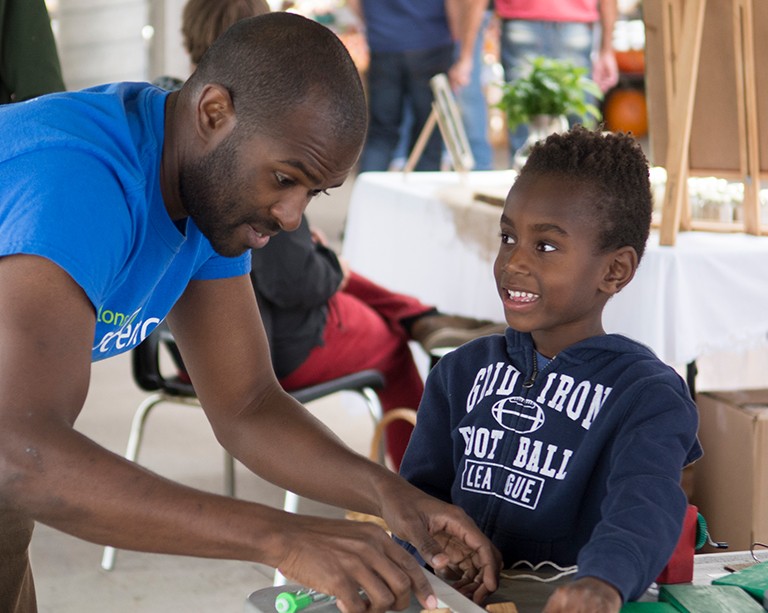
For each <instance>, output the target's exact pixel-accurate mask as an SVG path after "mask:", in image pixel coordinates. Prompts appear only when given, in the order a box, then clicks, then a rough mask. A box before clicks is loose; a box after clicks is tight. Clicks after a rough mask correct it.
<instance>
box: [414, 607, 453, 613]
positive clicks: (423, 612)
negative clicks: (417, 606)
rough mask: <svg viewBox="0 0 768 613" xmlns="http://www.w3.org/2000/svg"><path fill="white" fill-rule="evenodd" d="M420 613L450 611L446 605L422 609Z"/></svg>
mask: <svg viewBox="0 0 768 613" xmlns="http://www.w3.org/2000/svg"><path fill="white" fill-rule="evenodd" d="M421 613H452V612H451V610H450V609H449V608H448V607H445V608H441V609H422V610H421Z"/></svg>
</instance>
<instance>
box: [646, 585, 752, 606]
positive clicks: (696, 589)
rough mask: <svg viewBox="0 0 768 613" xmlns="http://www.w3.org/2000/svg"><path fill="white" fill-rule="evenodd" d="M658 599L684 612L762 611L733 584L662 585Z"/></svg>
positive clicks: (747, 595) (748, 596)
mask: <svg viewBox="0 0 768 613" xmlns="http://www.w3.org/2000/svg"><path fill="white" fill-rule="evenodd" d="M659 600H660V601H662V602H668V603H670V604H672V605H673V606H674V607H675V608H676V609H677V610H678V611H683V612H685V613H764V609H763V607H762V606H761V605H759V604H757V602H756V601H755V600H754V599H753V598H752V597H751V596H750V595H749V594H747V593H746V592H745V591H744V590H742V589H741V588H740V587H736V586H733V585H691V584H688V583H681V584H677V585H662V586H661V589H660V590H659Z"/></svg>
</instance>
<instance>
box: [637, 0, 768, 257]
mask: <svg viewBox="0 0 768 613" xmlns="http://www.w3.org/2000/svg"><path fill="white" fill-rule="evenodd" d="M760 2H761V0H727V1H726V0H713V1H711V2H709V3H708V2H707V0H646V1H645V2H644V12H645V15H646V55H647V66H648V69H647V71H646V92H647V95H648V100H649V107H650V109H651V115H650V123H651V139H654V134H656V135H657V136H658V135H659V134H661V135H662V138H661V139H659V141H663V140H664V138H666V142H657V143H655V145H656V147H655V149H654V153H655V154H657V157H661V158H662V159H661V160H660V161H658V162H657V163H658V165H661V166H665V167H666V170H667V185H666V191H665V197H664V203H663V207H662V219H661V227H660V230H659V240H660V244H662V245H674V244H675V240H676V238H677V233H678V231H679V230H697V229H699V230H714V231H730V232H733V231H739V230H741V231H744V232H747V233H749V234H760V233H761V224H760V200H759V193H760V181H761V178H762V175H764V174H765V173H766V171H765V169H764V168H763V167H762V166H761V163H760V160H761V157H762V158H763V159H765V160H766V161H768V155H765V153H764V152H761V145H760V135H759V133H758V132H759V122H758V114H759V110H760V109H759V107H758V89H759V84H758V76H757V72H756V70H757V64H758V62H756V61H755V58H756V54H757V53H758V52H757V51H756V47H755V36H754V32H755V29H756V28H757V27H758V25H757V24H758V22H759V23H761V24H763V25H768V10H766V9H765V8H764V7H763V6H762V5H760V4H759V3H760ZM726 39H730V42H728V41H727V40H726ZM659 50H661V54H662V55H661V57H660V58H659V56H658V54H659ZM766 51H768V47H765V46H763V47H761V49H760V50H759V53H760V56H761V57H764V56H766V55H768V54H767V53H766ZM654 54H656V58H655V59H654ZM731 54H732V55H731ZM704 55H706V57H705V59H704V60H702V58H703V57H704ZM765 59H768V58H765ZM660 73H661V74H663V79H659V74H660ZM700 75H704V76H703V78H702V79H699V76H700ZM662 90H663V91H662ZM763 94H765V92H763ZM654 107H658V108H654ZM662 109H663V110H662ZM764 118H765V120H766V121H768V113H765V114H764ZM729 122H735V124H733V125H731V124H730V123H729ZM716 127H719V128H722V129H720V130H717V129H712V128H716ZM708 130H709V132H708ZM763 131H764V132H766V126H763ZM732 144H735V147H732V148H731V145H732ZM720 149H721V150H720ZM761 154H762V155H761ZM695 174H699V175H702V174H703V175H712V176H719V177H724V178H729V179H732V180H739V181H742V182H743V184H744V202H743V222H744V223H743V227H739V226H737V225H735V224H717V223H711V222H703V221H697V220H692V219H691V210H690V204H689V199H688V190H687V184H688V177H689V176H691V175H695Z"/></svg>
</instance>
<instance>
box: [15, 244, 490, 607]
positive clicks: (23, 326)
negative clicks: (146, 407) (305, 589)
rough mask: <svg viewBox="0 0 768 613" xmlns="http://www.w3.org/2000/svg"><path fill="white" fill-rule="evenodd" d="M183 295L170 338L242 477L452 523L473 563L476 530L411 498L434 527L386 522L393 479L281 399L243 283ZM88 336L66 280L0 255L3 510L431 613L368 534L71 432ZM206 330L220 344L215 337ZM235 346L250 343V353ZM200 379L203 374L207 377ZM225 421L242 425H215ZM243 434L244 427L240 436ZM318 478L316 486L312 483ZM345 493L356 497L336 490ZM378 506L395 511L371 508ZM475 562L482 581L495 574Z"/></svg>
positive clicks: (351, 602) (417, 586) (31, 261)
mask: <svg viewBox="0 0 768 613" xmlns="http://www.w3.org/2000/svg"><path fill="white" fill-rule="evenodd" d="M187 293H188V294H189V295H185V297H184V298H182V300H181V303H180V309H179V311H180V314H179V315H175V316H174V317H173V318H172V319H173V321H174V324H176V325H175V326H174V328H175V330H176V331H177V332H178V333H179V336H180V340H181V342H180V345H181V346H182V350H183V351H185V352H186V353H187V354H188V355H189V356H190V358H191V359H190V365H191V368H190V370H191V371H192V372H193V377H195V376H196V377H197V378H198V379H200V380H201V384H200V391H201V397H202V399H203V401H204V402H205V403H206V404H209V405H212V407H213V408H212V409H211V408H209V409H208V414H209V416H211V417H212V423H213V425H214V428H215V430H216V432H217V435H218V436H219V438H220V439H222V440H223V441H224V442H225V443H227V444H229V445H231V446H232V447H233V449H234V450H235V451H236V455H238V456H239V457H242V458H244V459H245V460H246V461H247V462H248V463H249V464H250V465H253V464H254V462H257V461H258V462H260V463H261V462H263V463H264V464H265V466H266V469H265V470H262V471H261V472H262V473H263V474H267V475H269V476H270V477H275V478H276V479H279V480H281V481H282V482H283V483H285V484H286V485H288V486H295V489H296V490H297V491H299V492H302V493H312V492H316V493H320V492H324V496H323V497H324V498H325V499H332V498H333V496H332V495H331V494H330V490H332V489H334V484H336V485H337V486H338V489H339V490H340V496H339V498H338V502H339V503H340V504H346V503H347V502H349V503H352V504H351V505H350V506H352V507H358V508H360V507H363V508H364V509H367V510H371V511H373V512H376V511H379V510H381V509H382V508H383V510H384V512H385V513H386V517H392V520H393V523H394V525H398V526H400V525H402V524H403V523H404V522H408V521H409V520H410V523H411V524H414V523H417V520H418V519H421V525H422V526H423V525H424V524H428V523H431V524H432V525H433V526H434V525H435V523H436V522H446V523H447V525H448V527H447V529H444V530H443V532H441V534H442V533H444V532H446V531H448V532H450V533H452V534H456V535H457V536H458V538H459V540H462V541H463V542H465V543H467V544H468V545H469V548H473V549H475V550H476V552H477V555H478V556H480V558H481V559H482V558H483V556H484V553H485V549H484V546H485V542H483V540H482V539H481V538H477V535H476V534H475V533H474V531H473V530H472V527H471V525H470V524H468V523H466V522H462V521H461V519H460V518H459V519H458V520H456V518H455V517H454V515H455V514H452V513H451V512H446V511H445V509H443V508H442V507H430V505H429V502H430V501H424V500H416V499H414V500H413V502H414V509H413V510H412V511H410V513H411V514H418V513H425V512H426V513H427V515H428V516H429V517H428V518H423V517H418V518H416V519H414V518H409V517H406V518H405V519H403V520H401V521H399V522H398V521H396V520H395V518H394V517H393V513H392V512H391V508H392V507H393V506H397V505H398V504H400V503H401V501H403V500H405V501H406V503H407V502H409V495H408V494H409V492H408V491H407V490H406V488H405V487H404V486H403V485H400V482H399V478H397V477H396V476H395V475H391V476H390V475H389V474H387V472H386V469H384V468H383V467H376V465H374V464H372V463H370V465H368V464H365V463H366V460H364V459H363V458H361V457H359V456H355V454H353V453H352V452H351V451H348V450H346V449H344V448H343V447H342V446H341V445H339V444H338V443H337V442H336V441H335V439H334V437H333V435H332V434H331V433H330V432H328V431H327V430H325V429H324V428H322V426H321V425H319V424H318V423H317V422H315V421H314V420H313V419H312V418H311V417H310V416H309V415H308V413H306V411H304V409H303V408H302V407H301V406H300V405H298V404H297V403H295V402H294V401H293V400H292V399H291V398H290V396H288V395H287V394H284V393H283V392H282V391H281V389H280V388H279V386H278V385H277V382H276V381H275V380H274V376H273V375H271V371H270V368H269V360H268V356H267V354H266V350H265V347H266V341H265V339H264V335H263V331H262V330H261V327H260V325H259V323H258V321H259V320H258V313H257V311H256V307H255V298H254V296H253V291H252V289H251V287H250V283H249V281H248V279H247V277H240V278H238V279H229V280H223V281H215V282H214V281H207V282H197V283H193V284H192V285H191V287H190V290H189V291H188V292H187ZM52 305H55V308H52ZM197 306H201V307H202V306H207V307H208V309H209V311H208V312H201V313H200V316H199V317H194V316H192V317H191V318H190V315H193V312H190V310H189V309H192V310H194V308H195V307H197ZM210 309H213V310H210ZM214 313H215V315H214ZM246 313H247V314H248V315H249V316H251V319H250V320H241V321H240V322H236V321H234V319H233V317H232V316H233V315H240V316H243V315H245V314H246ZM196 322H199V324H200V325H199V326H197V327H196V326H195V323H196ZM94 327H95V316H94V310H93V307H92V305H91V303H90V302H89V300H88V299H87V298H86V296H85V294H84V293H83V291H82V290H81V288H80V287H79V286H78V285H77V284H76V283H75V282H74V281H73V280H72V279H71V277H69V275H67V274H66V273H65V272H64V271H63V270H62V269H61V268H59V267H58V266H56V265H55V264H53V263H51V262H50V261H48V260H46V259H44V258H40V257H36V256H24V255H17V256H7V257H4V258H0V363H2V365H3V367H2V368H0V501H2V503H3V505H5V506H8V507H10V508H13V509H15V510H16V511H18V512H21V513H22V514H24V515H26V516H28V517H31V518H34V519H36V520H38V521H41V522H43V523H46V524H48V525H51V526H53V527H55V528H58V529H60V530H63V531H65V532H68V533H70V534H73V535H75V536H78V537H80V538H83V539H86V540H90V541H92V542H95V543H99V544H110V545H114V546H116V547H119V548H125V549H135V550H142V551H151V552H163V553H170V554H183V555H194V556H202V557H213V558H228V559H240V560H249V561H258V562H262V563H266V564H269V565H271V566H275V567H280V568H281V569H282V570H284V571H285V572H284V574H286V575H287V576H289V577H290V578H291V579H293V580H296V581H300V582H302V583H306V584H307V585H309V586H311V587H314V588H316V589H320V590H325V591H328V592H329V593H332V594H335V595H337V596H338V597H339V604H340V605H341V606H342V608H343V609H345V610H346V611H362V610H364V609H365V608H366V605H365V603H364V602H363V601H362V600H361V599H360V596H359V594H358V588H359V587H361V586H362V587H363V588H364V589H365V590H366V592H367V593H368V596H369V598H370V602H371V605H370V607H369V608H370V609H371V610H373V611H383V610H385V609H389V608H403V607H405V606H406V605H407V603H408V599H409V593H410V591H411V590H413V591H414V593H415V594H416V595H417V597H418V598H419V599H420V600H421V601H422V603H423V604H425V605H429V604H434V602H433V598H431V597H430V594H431V589H430V588H429V585H428V583H427V582H426V580H425V578H424V577H423V575H421V572H420V570H419V569H418V566H417V565H416V563H415V562H414V561H413V559H412V558H411V557H410V556H409V555H407V554H406V553H405V552H404V551H402V549H401V548H399V547H398V546H397V545H395V544H394V543H393V542H392V541H391V540H390V539H389V538H388V537H387V535H386V533H385V532H384V531H382V530H381V529H379V528H377V527H375V526H373V525H370V524H369V525H365V524H363V523H357V522H351V523H350V522H341V521H337V520H325V519H320V518H307V517H303V516H300V515H291V514H288V513H284V512H283V511H281V510H277V509H273V508H270V507H265V506H263V505H258V504H255V503H251V502H246V501H242V500H237V499H234V498H227V497H224V496H217V495H214V494H208V493H204V492H200V491H197V490H194V489H192V488H189V487H186V486H182V485H179V484H176V483H173V482H171V481H169V480H167V479H164V478H161V477H159V476H157V475H155V474H154V473H152V472H150V471H148V470H146V469H144V468H141V467H139V466H138V465H136V464H134V463H131V462H128V461H127V460H125V459H124V458H122V457H120V456H118V455H117V454H114V453H111V452H109V451H107V450H105V449H104V448H102V447H100V446H99V445H97V444H96V443H94V442H93V441H91V440H89V439H88V438H86V437H84V436H83V435H81V434H79V433H78V432H76V431H75V430H74V428H73V424H74V422H75V420H76V418H77V416H78V414H79V412H80V410H81V409H82V405H83V401H84V399H85V396H86V393H87V390H88V384H89V373H90V358H91V344H92V340H93V334H94ZM215 331H218V334H219V336H220V339H212V337H211V334H212V332H215ZM214 336H215V334H214ZM198 337H199V338H200V339H202V340H198ZM190 339H191V340H190ZM238 339H243V342H240V341H239V340H238ZM245 343H252V345H251V349H250V350H249V351H245V350H244V349H245ZM217 347H223V348H225V349H226V350H225V351H222V352H221V353H220V354H218V355H216V354H209V355H213V356H215V358H211V359H205V358H202V357H200V356H199V355H197V354H196V351H200V350H205V351H209V350H211V349H213V348H217ZM243 356H246V366H247V367H255V368H256V370H255V371H254V373H252V374H250V375H248V376H245V377H244V379H245V380H246V381H247V383H245V384H242V383H240V382H239V379H238V376H239V375H240V374H241V371H239V370H238V368H237V366H236V360H237V358H239V357H243ZM248 356H250V357H248ZM185 357H187V356H186V355H185ZM201 368H211V369H212V371H213V373H212V374H208V375H203V376H202V377H201V376H200V369H201ZM230 383H231V384H230ZM217 392H220V396H219V395H218V394H217ZM237 394H245V395H244V396H239V397H238V396H237ZM256 398H258V399H259V400H258V401H257V400H256ZM265 407H266V408H265ZM281 416H282V417H281ZM227 421H231V422H233V423H235V424H236V425H235V426H234V427H233V426H229V425H225V422H227ZM239 427H242V428H243V429H244V430H245V429H246V428H250V430H248V431H244V432H238V428H239ZM282 433H285V434H286V435H285V436H282ZM307 439H308V440H307ZM315 439H318V441H320V442H317V443H315V442H314V440H315ZM297 441H298V442H299V443H306V444H307V446H308V447H309V449H310V450H315V451H316V450H318V449H320V450H323V451H328V452H330V455H331V457H330V458H328V459H324V458H315V457H313V459H312V462H310V464H317V468H314V467H313V466H311V467H307V466H306V464H305V463H304V462H303V461H302V460H303V459H306V457H310V455H311V453H308V452H305V451H304V450H302V449H300V447H301V445H300V444H297ZM280 442H282V443H283V444H281V443H280ZM345 461H349V462H350V466H349V471H347V470H345V468H344V467H343V466H340V465H339V463H340V462H345ZM364 464H365V465H364ZM308 468H309V470H308V471H307V472H306V473H303V471H305V470H307V469H308ZM318 477H319V479H318V480H319V481H320V482H321V483H318V484H317V485H314V484H311V481H312V480H313V479H316V478H318ZM347 482H350V483H351V484H352V485H351V486H350V487H346V486H345V485H340V484H345V483H347ZM351 487H354V488H357V489H359V490H360V491H356V492H353V491H352V490H351ZM347 490H349V491H347ZM368 490H370V491H372V492H376V494H371V493H368ZM388 495H392V497H393V498H392V500H389V501H386V502H382V501H379V500H376V498H377V496H378V497H382V496H388ZM400 495H402V496H401V497H399V498H398V496H400ZM433 510H434V511H435V512H434V513H432V511H433ZM430 527H432V526H430ZM405 531H406V532H410V533H413V534H414V535H416V536H420V537H421V542H422V543H424V542H425V541H427V542H426V543H425V551H426V552H430V551H431V552H432V553H433V555H434V552H435V551H437V550H438V547H437V546H436V544H435V543H434V541H432V540H431V538H429V535H428V534H426V530H425V529H424V528H422V530H421V533H420V532H419V530H418V529H416V528H414V527H413V526H410V524H409V529H406V530H405ZM436 532H439V530H436ZM438 561H440V560H438ZM479 566H480V567H481V568H484V570H486V572H488V573H491V572H493V571H494V570H495V569H494V568H493V567H491V568H485V566H483V565H482V564H479ZM486 566H487V565H486Z"/></svg>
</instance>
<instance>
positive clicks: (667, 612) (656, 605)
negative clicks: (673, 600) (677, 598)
mask: <svg viewBox="0 0 768 613" xmlns="http://www.w3.org/2000/svg"><path fill="white" fill-rule="evenodd" d="M620 613H677V609H676V608H675V607H673V606H672V605H671V604H669V603H668V602H628V603H626V604H625V605H624V606H623V607H621V612H620Z"/></svg>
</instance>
